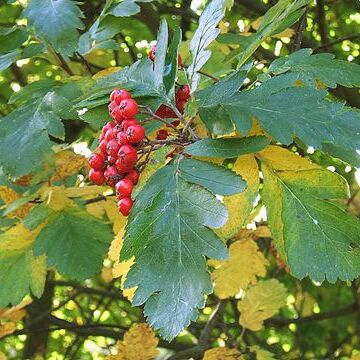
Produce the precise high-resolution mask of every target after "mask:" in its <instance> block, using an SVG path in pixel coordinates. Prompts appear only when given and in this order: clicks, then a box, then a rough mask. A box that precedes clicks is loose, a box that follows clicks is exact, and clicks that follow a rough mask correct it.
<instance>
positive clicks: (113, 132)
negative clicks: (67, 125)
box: [89, 89, 145, 216]
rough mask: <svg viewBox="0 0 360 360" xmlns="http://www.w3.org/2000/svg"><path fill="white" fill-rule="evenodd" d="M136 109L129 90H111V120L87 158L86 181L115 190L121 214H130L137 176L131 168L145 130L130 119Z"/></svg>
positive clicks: (136, 171) (136, 172)
mask: <svg viewBox="0 0 360 360" xmlns="http://www.w3.org/2000/svg"><path fill="white" fill-rule="evenodd" d="M138 111H139V109H138V105H137V103H136V101H135V100H134V99H132V98H131V95H130V93H129V92H127V91H126V90H120V89H115V90H113V91H112V93H111V95H110V104H109V113H110V115H111V117H112V118H113V120H114V121H113V122H108V123H107V124H105V126H104V127H103V128H102V131H101V135H100V139H99V141H100V142H99V148H98V152H96V153H94V154H92V155H91V156H90V158H89V165H90V167H91V170H90V172H89V178H90V180H91V181H92V182H94V183H95V184H97V185H102V184H103V183H106V184H108V185H109V186H111V187H113V188H115V189H116V197H117V199H118V200H119V201H118V209H119V211H120V212H121V213H122V214H123V215H124V216H128V215H129V214H130V211H131V208H132V205H133V200H132V199H131V194H132V191H133V187H134V185H136V183H137V182H138V179H139V172H138V170H136V169H135V164H136V160H137V157H138V155H137V148H138V147H139V146H140V145H141V143H142V141H143V140H144V138H145V129H144V128H143V127H142V126H141V125H140V124H139V123H138V122H137V120H136V119H134V116H135V115H136V114H137V113H138Z"/></svg>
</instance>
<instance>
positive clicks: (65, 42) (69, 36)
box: [23, 0, 84, 55]
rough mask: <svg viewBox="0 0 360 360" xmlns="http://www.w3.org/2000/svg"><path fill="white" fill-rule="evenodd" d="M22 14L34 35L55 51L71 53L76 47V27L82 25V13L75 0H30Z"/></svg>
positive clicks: (82, 26) (77, 38)
mask: <svg viewBox="0 0 360 360" xmlns="http://www.w3.org/2000/svg"><path fill="white" fill-rule="evenodd" d="M23 16H24V17H25V18H27V20H28V26H30V27H33V28H34V29H35V32H36V35H37V36H38V37H39V38H41V39H43V40H44V41H45V42H47V43H48V44H50V45H51V46H52V47H53V48H54V50H55V51H56V52H59V53H62V54H64V55H71V54H72V53H73V52H74V51H75V50H76V48H77V45H78V40H79V32H78V29H83V28H84V25H83V23H82V21H81V20H80V19H81V18H82V17H83V15H82V12H81V10H80V9H79V7H78V6H77V5H76V2H75V1H71V0H31V1H30V2H29V4H28V5H27V7H26V8H25V10H24V11H23Z"/></svg>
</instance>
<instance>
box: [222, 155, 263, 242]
mask: <svg viewBox="0 0 360 360" xmlns="http://www.w3.org/2000/svg"><path fill="white" fill-rule="evenodd" d="M233 170H234V171H235V172H236V173H237V174H239V175H241V176H242V177H243V179H244V180H246V183H247V188H246V190H245V191H243V192H242V193H239V194H236V195H232V196H225V197H224V204H225V206H226V208H227V210H228V214H229V219H228V221H227V223H226V224H225V225H224V226H223V227H222V228H220V229H219V230H217V231H216V232H217V233H218V234H219V235H220V236H221V237H224V238H226V239H229V238H231V237H233V236H234V235H236V234H237V233H238V232H239V230H240V229H241V227H242V226H244V225H245V224H246V222H247V220H248V219H249V216H250V213H251V211H252V210H253V204H254V201H255V199H256V196H257V194H258V191H259V184H260V183H259V168H258V165H257V163H256V160H255V157H254V156H253V155H244V156H240V157H239V158H237V160H236V161H235V163H234V166H233Z"/></svg>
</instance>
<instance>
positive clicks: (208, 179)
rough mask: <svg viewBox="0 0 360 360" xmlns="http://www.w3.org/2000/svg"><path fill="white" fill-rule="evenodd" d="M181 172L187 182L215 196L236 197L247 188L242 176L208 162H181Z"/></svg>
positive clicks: (191, 160)
mask: <svg viewBox="0 0 360 360" xmlns="http://www.w3.org/2000/svg"><path fill="white" fill-rule="evenodd" d="M179 170H180V172H181V176H182V177H183V178H184V179H185V180H186V181H188V182H192V183H194V184H198V185H201V186H203V187H205V188H207V189H208V190H210V191H211V192H212V193H213V194H218V195H234V194H238V193H240V192H243V191H244V190H245V188H246V182H245V181H244V180H243V179H242V178H241V176H239V175H237V174H236V173H234V172H233V171H231V170H229V169H226V168H225V167H223V166H219V165H215V164H212V163H209V162H206V161H200V160H195V159H188V160H187V161H181V162H180V165H179Z"/></svg>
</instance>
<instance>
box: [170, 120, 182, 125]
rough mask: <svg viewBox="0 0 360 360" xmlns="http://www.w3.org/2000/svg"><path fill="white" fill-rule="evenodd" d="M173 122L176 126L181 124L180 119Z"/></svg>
mask: <svg viewBox="0 0 360 360" xmlns="http://www.w3.org/2000/svg"><path fill="white" fill-rule="evenodd" d="M171 124H172V125H174V126H175V127H177V126H179V125H180V120H175V121H173V122H172V123H171Z"/></svg>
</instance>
